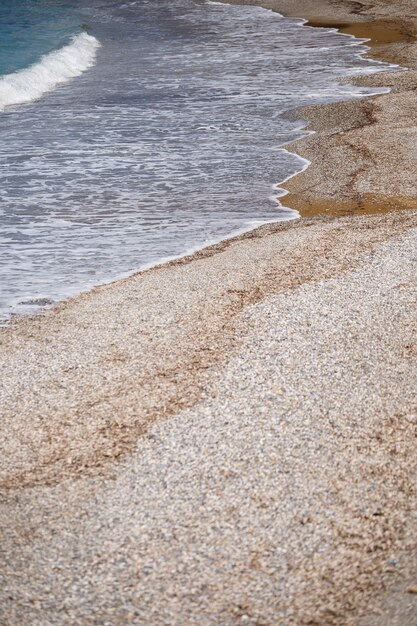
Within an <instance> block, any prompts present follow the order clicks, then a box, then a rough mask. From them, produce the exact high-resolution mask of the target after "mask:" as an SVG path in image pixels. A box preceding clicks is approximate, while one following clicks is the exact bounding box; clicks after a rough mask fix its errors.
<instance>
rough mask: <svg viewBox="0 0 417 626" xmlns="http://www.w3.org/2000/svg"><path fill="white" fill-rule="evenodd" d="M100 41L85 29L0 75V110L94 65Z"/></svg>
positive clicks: (30, 97)
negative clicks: (60, 45)
mask: <svg viewBox="0 0 417 626" xmlns="http://www.w3.org/2000/svg"><path fill="white" fill-rule="evenodd" d="M99 47H100V42H99V41H98V40H97V39H96V38H95V37H93V36H92V35H88V34H87V33H80V34H79V35H76V36H75V37H73V39H72V41H71V43H69V44H68V45H67V46H64V47H63V48H61V49H60V50H55V51H54V52H50V53H49V54H45V55H44V56H42V57H41V58H40V60H39V61H38V62H37V63H34V64H33V65H31V66H30V67H27V68H25V69H23V70H18V71H17V72H13V73H12V74H6V75H5V76H3V77H2V78H0V111H3V110H4V109H5V108H6V107H8V106H11V105H16V104H24V103H27V102H32V101H33V100H38V98H41V97H42V96H43V95H44V94H45V93H47V92H48V91H52V90H53V89H55V87H57V86H58V85H61V84H62V83H66V82H68V81H69V80H71V79H72V78H75V77H76V76H80V74H82V73H83V72H85V71H86V70H87V69H88V68H89V67H91V66H92V65H94V62H95V57H96V52H97V49H98V48H99Z"/></svg>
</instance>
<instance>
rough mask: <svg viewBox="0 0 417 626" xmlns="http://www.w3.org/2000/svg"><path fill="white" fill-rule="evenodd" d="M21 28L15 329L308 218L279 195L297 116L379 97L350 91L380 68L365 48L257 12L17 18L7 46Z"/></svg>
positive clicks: (11, 278)
mask: <svg viewBox="0 0 417 626" xmlns="http://www.w3.org/2000/svg"><path fill="white" fill-rule="evenodd" d="M16 4H18V5H19V7H20V8H19V10H18V11H15V13H14V12H13V11H14V9H15V8H16ZM7 6H9V11H8V12H7V11H6V8H7ZM22 7H24V11H23V10H22ZM31 11H34V15H33V17H31ZM6 14H7V28H8V30H7V33H8V34H7V37H4V38H3V40H2V41H3V46H0V52H1V53H2V55H3V58H2V62H1V65H0V67H1V68H2V72H3V78H2V79H0V109H2V110H1V111H0V227H1V228H0V286H1V294H0V318H2V319H7V318H8V317H9V316H10V314H13V313H16V312H25V311H30V310H33V308H34V306H36V302H37V301H38V303H39V304H43V303H45V302H46V301H49V300H51V301H52V300H57V299H62V298H64V297H67V296H69V295H71V294H74V293H77V292H79V291H81V290H83V289H86V288H88V287H90V286H92V285H94V284H98V283H100V282H103V281H109V280H111V279H113V278H115V277H118V276H120V275H123V274H126V273H129V272H132V271H134V270H136V269H138V268H140V267H143V266H145V265H150V264H152V263H155V262H157V261H159V260H161V259H164V258H167V257H172V256H176V255H179V254H182V253H184V252H186V251H187V250H189V249H195V248H197V247H201V246H203V245H205V244H206V243H208V242H211V241H214V240H218V239H221V238H224V237H226V236H228V235H230V234H232V233H234V232H237V231H239V230H244V229H247V228H249V227H250V226H252V225H254V224H255V223H261V222H264V221H271V220H280V219H283V220H284V219H290V218H293V217H294V216H296V215H297V214H296V213H295V212H294V211H291V210H288V209H285V208H284V207H282V206H280V204H279V201H278V196H279V195H280V193H279V190H277V189H274V185H275V184H276V183H277V182H279V181H283V179H285V178H287V177H288V176H291V175H292V174H294V173H295V172H296V171H297V170H299V169H300V168H301V167H303V166H304V163H303V162H301V160H300V159H299V158H298V157H296V156H295V155H291V154H288V153H287V152H286V151H285V150H284V149H283V145H284V144H285V143H286V142H288V141H292V140H294V139H295V138H296V137H297V136H300V135H301V134H302V131H301V130H300V123H299V122H295V121H289V120H288V119H286V118H285V117H284V116H283V115H284V114H285V112H286V111H288V110H290V109H292V108H294V107H295V106H301V105H304V104H313V103H321V102H327V101H335V100H339V99H346V98H348V97H358V96H360V95H363V94H365V93H370V92H369V91H367V90H365V89H363V88H359V87H353V86H349V85H346V84H343V85H342V84H340V83H338V82H337V80H338V79H339V78H341V77H343V76H346V75H349V74H352V72H372V71H376V70H379V69H383V66H382V65H379V64H377V63H376V62H371V61H369V60H365V59H362V58H361V57H360V56H359V55H358V52H359V49H358V48H357V47H356V46H354V45H352V43H353V39H352V38H350V37H347V36H343V35H340V34H338V33H336V32H334V31H329V30H327V29H314V28H309V27H302V26H301V23H302V22H301V21H300V20H290V19H286V18H282V17H281V16H279V15H277V14H276V13H272V12H271V11H267V10H264V9H260V8H255V7H240V6H227V5H219V4H214V3H210V4H207V3H204V2H200V1H194V0H136V1H124V2H109V1H107V2H105V1H103V0H93V1H87V0H85V1H82V0H79V1H78V2H71V3H66V2H59V1H56V2H54V1H52V0H48V1H44V2H42V1H35V0H25V1H24V2H22V3H21V4H20V3H15V2H5V3H4V4H3V5H2V8H1V10H0V19H1V20H2V21H1V22H0V35H1V30H2V29H4V28H5V23H6V20H5V18H4V15H6ZM55 15H56V18H57V19H56V20H55V19H52V17H54V16H55ZM87 33H88V34H87ZM7 38H8V39H7ZM0 40H1V37H0ZM7 41H8V43H7ZM7 50H8V51H9V55H8V57H7ZM15 52H16V56H14V53H15ZM42 53H44V55H46V56H42ZM6 57H7V58H6ZM30 64H33V65H30ZM28 65H29V69H28ZM15 70H18V73H17V74H12V72H13V71H15ZM25 72H26V73H25ZM22 102H26V104H22ZM18 103H20V104H18ZM283 203H285V200H283ZM34 303H35V304H34Z"/></svg>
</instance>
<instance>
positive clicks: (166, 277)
mask: <svg viewBox="0 0 417 626" xmlns="http://www.w3.org/2000/svg"><path fill="white" fill-rule="evenodd" d="M263 4H265V3H263ZM284 4H286V5H287V8H288V7H291V14H295V13H297V11H298V12H299V13H298V14H301V15H305V16H307V17H309V15H310V14H309V12H308V11H307V9H308V7H310V13H311V7H312V6H313V3H312V2H307V1H305V2H301V1H300V2H297V1H295V0H293V1H292V2H291V3H289V2H286V3H285V2H279V1H278V0H277V1H276V2H274V5H275V6H276V7H277V8H279V9H280V10H281V11H282V12H287V13H289V12H290V11H284V8H285V7H284ZM395 4H396V7H397V8H398V7H399V6H400V3H395ZM393 5H394V3H391V4H388V2H384V1H383V0H381V1H380V2H378V3H375V2H374V8H373V9H367V8H366V7H365V5H361V4H359V3H351V2H332V3H331V7H332V11H331V16H332V18H333V19H338V20H340V21H341V22H343V21H346V22H349V21H350V18H351V15H350V14H348V11H347V9H346V7H348V8H351V7H352V6H354V8H355V15H356V18H355V19H357V20H359V21H363V20H362V18H363V14H364V12H365V10H366V19H368V20H369V19H370V15H371V14H372V15H373V16H374V17H375V15H376V16H377V17H378V15H377V9H378V10H379V11H380V13H381V14H382V13H383V14H384V16H385V17H384V19H385V18H386V19H389V20H390V24H391V29H392V28H394V26H395V28H397V27H398V28H400V26H401V24H403V22H401V24H400V22H399V21H398V20H397V21H396V20H395V19H394V18H395V11H394V9H395V7H394V9H393ZM329 6H330V5H329V3H328V2H324V1H323V2H314V11H315V15H316V18H317V17H320V19H321V20H323V19H325V18H326V15H327V19H328V18H329ZM319 9H320V10H319ZM370 11H371V13H370ZM401 11H402V15H403V16H406V15H408V14H407V13H406V11H410V13H412V8H411V9H410V3H405V2H404V3H403V4H402V8H401ZM348 18H349V19H348ZM372 19H373V18H372ZM379 19H380V17H378V20H379ZM405 21H407V23H409V24H410V25H411V24H412V21H411V19H408V20H405ZM405 21H404V23H405ZM398 24H400V26H398ZM395 28H394V30H395ZM403 30H404V29H403V27H402V26H401V32H403ZM384 32H386V30H385V31H384ZM394 39H395V38H394ZM397 39H398V37H397ZM397 39H396V41H397ZM386 45H394V46H397V45H398V44H397V43H395V44H384V46H385V47H386ZM401 45H402V46H404V47H405V49H406V50H414V44H410V43H409V42H408V41H405V42H404V41H402V43H401ZM390 49H391V48H390ZM404 54H405V55H408V56H409V55H410V54H411V52H404ZM395 76H402V77H403V78H402V79H401V80H405V82H407V80H409V79H408V78H407V79H405V77H406V73H402V74H397V75H395ZM391 78H392V81H393V82H394V81H397V78H394V75H392V76H391ZM410 80H411V78H410ZM404 84H405V83H404ZM407 84H408V83H407ZM394 89H395V90H396V93H393V94H390V95H389V96H383V97H380V98H377V99H373V100H372V103H371V104H370V102H371V101H369V100H368V101H366V102H363V103H358V102H356V103H355V105H353V104H346V105H343V104H342V105H338V106H337V107H330V108H329V107H323V108H317V109H315V110H314V111H312V112H311V115H312V116H313V115H315V116H316V117H315V119H314V124H315V126H316V127H317V128H318V126H319V124H322V126H323V128H322V130H320V132H318V133H317V135H315V136H313V137H311V138H309V139H307V140H303V141H302V142H300V145H301V149H300V152H302V153H303V154H307V153H306V152H304V150H307V149H309V150H313V146H315V148H314V150H315V158H316V160H315V161H314V162H313V165H312V166H311V168H310V169H309V170H308V171H307V172H306V173H305V174H303V175H301V176H299V177H297V178H295V179H293V181H292V182H291V183H290V184H291V186H292V185H296V184H297V182H296V181H300V183H298V184H300V185H304V186H306V180H307V179H306V177H308V176H310V171H311V172H313V179H314V180H315V181H316V186H315V189H316V190H319V193H320V196H316V195H314V201H313V196H312V195H311V191H310V192H308V191H303V194H304V195H305V197H306V202H307V203H309V202H310V204H309V206H313V204H314V203H315V202H316V199H317V198H318V197H319V199H320V202H324V201H325V200H326V198H327V199H329V200H330V198H333V200H332V201H333V202H335V203H336V201H340V202H341V203H344V202H348V204H349V206H351V207H352V208H354V207H355V206H356V207H357V206H358V204H354V203H353V202H352V198H353V196H352V195H351V196H349V193H351V192H352V189H353V190H356V191H355V194H357V196H358V197H359V196H361V197H363V194H364V193H365V191H363V189H365V188H366V184H369V188H370V189H371V190H372V191H371V193H375V194H377V195H378V196H379V197H382V196H384V197H385V196H386V195H387V194H391V195H390V198H391V201H392V202H391V204H389V203H388V204H387V206H385V204H384V202H383V203H382V204H381V208H384V209H385V208H390V207H391V208H392V206H396V207H398V206H401V203H399V202H398V203H397V202H396V200H395V198H398V197H400V196H401V197H407V198H408V199H409V200H410V205H411V204H412V197H413V193H414V192H413V186H412V184H413V180H412V176H411V169H410V168H411V159H412V158H414V157H415V154H416V151H415V148H414V149H413V150H411V152H412V155H413V156H410V158H409V160H408V161H407V158H408V157H407V158H406V156H404V154H403V153H405V151H404V150H403V149H402V148H400V146H403V145H404V143H405V141H408V140H409V137H410V133H411V136H412V131H411V130H410V128H411V126H412V119H411V115H412V114H413V108H412V97H411V92H410V93H409V92H408V91H407V89H408V87H407V89H405V90H404V91H401V89H402V88H400V84H399V83H396V84H395V85H394ZM397 91H398V94H397ZM397 95H398V97H402V98H403V100H401V103H402V104H403V105H404V107H405V108H403V109H402V111H403V114H402V115H401V116H399V115H398V109H397V108H396V107H397V106H398V102H399V101H398V102H397V101H396V100H394V99H393V98H395V97H397ZM390 99H391V100H390ZM380 102H384V105H383V106H382V105H381V107H382V109H381V110H383V112H382V113H381V116H383V118H382V117H381V120H382V119H384V128H385V131H386V134H387V142H388V143H386V144H384V146H385V148H387V146H388V145H389V141H394V135H390V132H391V130H392V132H393V133H396V132H398V134H397V135H396V139H395V142H396V145H397V147H398V150H399V151H400V153H399V154H398V155H397V157H396V165H397V166H398V168H397V169H398V170H399V171H398V181H399V182H398V185H397V187H395V180H396V179H395V177H394V176H393V175H392V163H391V161H390V158H388V156H389V153H388V151H385V152H384V151H383V149H382V148H381V144H377V147H375V145H376V144H375V142H377V140H378V141H379V137H380V134H379V133H378V132H376V134H371V135H369V136H368V135H367V134H366V133H367V132H368V130H369V129H368V126H366V128H361V126H363V120H364V115H368V114H367V113H366V111H367V110H368V109H367V107H369V106H372V107H374V106H377V107H379V106H380V104H379V103H380ZM396 102H397V104H395V103H396ZM407 102H408V105H406V103H407ZM378 110H379V109H378ZM394 113H395V115H396V118H395V119H396V120H398V118H401V119H400V121H399V124H398V125H397V124H394V122H393V119H392V116H393V115H394ZM390 115H391V118H390V117H389V116H390ZM374 117H375V111H374V109H372V118H373V119H374ZM367 119H368V118H367ZM349 120H350V121H349ZM361 120H362V121H361ZM380 123H381V121H380V120H379V121H378V122H375V123H373V125H375V124H380ZM347 124H350V126H349V128H348V129H347V131H346V132H347V134H348V136H349V141H348V143H346V142H345V140H344V139H343V137H344V134H343V133H340V132H339V131H340V130H341V128H342V127H343V129H345V128H346V125H347ZM329 126H332V128H333V129H336V130H333V131H332V133H330V132H329V130H328V129H329ZM394 126H395V128H394ZM397 126H398V128H397ZM388 127H389V128H388ZM344 132H345V131H344ZM339 135H340V136H339ZM334 136H339V141H340V144H338V147H339V148H340V149H341V150H342V152H343V150H347V148H346V146H347V145H348V144H349V145H350V143H352V142H359V144H360V142H364V141H365V139H364V137H366V145H367V148H368V149H369V150H371V151H372V150H379V151H380V160H379V161H378V163H377V164H375V163H374V162H373V161H372V167H370V166H369V163H371V161H370V162H369V163H368V164H367V165H366V167H363V171H362V169H361V172H360V173H358V175H357V176H355V177H354V178H352V176H350V182H351V183H352V184H351V188H349V190H348V186H345V185H344V184H343V180H344V178H343V177H344V175H345V172H344V167H343V166H344V160H341V161H335V163H339V164H340V167H333V169H332V172H333V174H334V176H333V178H332V179H331V180H330V182H329V187H326V180H327V178H328V177H327V178H326V177H324V178H321V176H323V174H320V168H323V163H325V162H326V159H327V158H330V156H329V155H330V153H331V151H332V150H333V148H331V147H329V148H328V146H332V145H333V144H332V137H334ZM389 137H390V139H389ZM404 137H405V139H404ZM341 138H342V139H341ZM401 138H402V139H401ZM381 141H383V140H382V139H381ZM384 141H385V139H384ZM314 142H316V143H314ZM349 142H350V143H349ZM355 145H356V144H355ZM361 145H362V144H361ZM385 148H384V149H385ZM327 149H329V152H327ZM297 151H299V150H298V146H297ZM343 154H344V155H345V153H344V152H343ZM403 158H404V159H405V160H404V167H403V161H402V160H400V159H403ZM347 163H349V161H347ZM380 163H382V165H381V168H382V169H380V170H378V171H379V173H378V175H376V174H374V172H373V169H372V168H373V167H377V166H378V167H379V166H380ZM317 168H318V169H317ZM314 172H315V174H314ZM314 176H315V177H316V178H314ZM302 181H303V182H302ZM332 181H333V182H332ZM365 181H368V183H366V184H365ZM363 185H365V187H363ZM335 189H337V190H339V189H340V194H337V195H336V197H335ZM300 190H301V188H300ZM300 193H301V191H300ZM366 193H368V192H366ZM309 194H310V195H309ZM293 195H294V196H295V195H296V194H295V191H294V194H293ZM407 202H408V200H407ZM336 204H337V203H336ZM315 206H316V207H317V206H318V204H317V203H316V204H315ZM340 206H341V205H340ZM340 206H339V205H338V206H337V207H336V209H335V212H337V211H339V208H340ZM343 206H344V207H345V205H343ZM413 206H414V205H413ZM345 208H346V207H345ZM314 210H316V209H314ZM343 211H344V212H345V209H343ZM416 239H417V212H416V211H413V210H405V211H398V212H391V213H382V214H381V213H380V214H379V215H369V216H353V217H349V216H346V217H337V218H336V217H314V218H308V219H303V220H299V221H296V222H292V223H287V224H284V225H269V226H265V227H263V228H261V229H258V230H257V231H254V232H253V233H250V234H247V235H245V236H242V237H239V238H237V239H235V240H232V241H230V242H225V243H223V244H219V245H218V246H214V247H212V248H209V249H207V250H205V251H202V252H201V253H199V254H196V255H194V256H192V257H190V258H187V259H184V260H181V261H178V262H173V263H170V264H167V265H164V266H160V267H158V268H155V269H152V270H149V271H147V272H144V273H141V274H138V275H136V276H134V277H132V278H130V279H127V280H124V281H119V282H117V283H114V284H112V285H109V286H105V287H100V288H97V289H95V290H93V291H91V292H89V293H86V294H83V295H81V296H79V297H78V298H75V299H73V300H71V301H69V302H67V303H62V304H61V305H59V306H58V307H55V308H54V309H52V310H49V311H45V313H44V314H43V315H41V316H38V317H34V318H26V319H20V320H17V321H15V322H14V323H12V324H10V325H9V327H8V328H6V329H3V330H1V331H0V346H1V350H0V377H1V378H0V379H1V381H2V385H1V389H0V403H1V426H0V428H1V445H2V450H1V452H0V488H1V496H0V533H1V538H0V551H1V552H0V554H1V556H0V624H1V625H2V626H3V625H4V626H11V625H14V626H16V625H18V624H19V625H22V626H23V625H24V626H28V625H31V626H32V625H34V626H49V625H53V626H55V625H59V626H61V625H63V626H64V625H67V624H68V625H71V626H72V625H78V624H79V625H82V626H90V625H97V626H98V625H100V626H104V625H109V626H119V625H122V624H123V625H125V624H129V623H132V624H136V625H137V626H145V625H146V626H161V625H164V626H165V625H166V626H188V625H189V626H191V625H192V626H194V625H198V626H200V625H201V626H205V625H207V626H214V625H215V626H219V625H222V626H229V625H230V626H231V625H235V624H250V625H256V626H278V625H283V626H284V625H285V626H287V625H294V626H307V625H310V626H314V625H315V626H330V625H338V626H345V625H346V626H348V625H349V624H356V625H357V626H359V625H360V626H416V625H417V595H416V594H411V593H408V592H407V589H411V588H414V587H416V586H417V569H416V566H417V559H416V554H417V531H416V510H417V508H416V504H417V502H416V500H417V498H416V476H417V455H416V452H415V443H416V422H415V420H416V394H415V381H416V353H417V348H416V341H415V331H416V323H417V320H416V308H415V302H416V293H417V289H416V278H415V265H416V256H415V245H416ZM378 611H379V613H378Z"/></svg>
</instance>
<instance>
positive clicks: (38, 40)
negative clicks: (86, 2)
mask: <svg viewBox="0 0 417 626" xmlns="http://www.w3.org/2000/svg"><path fill="white" fill-rule="evenodd" d="M81 19H82V18H81V15H80V13H79V11H78V10H77V3H75V6H74V3H65V2H51V1H45V0H43V1H42V0H11V1H10V0H2V2H1V3H0V75H3V74H8V73H10V72H14V71H15V70H20V69H22V68H24V67H27V66H28V65H31V64H32V63H35V62H36V61H38V60H39V58H40V57H41V56H42V55H43V54H46V53H48V52H51V51H52V50H56V49H58V48H60V47H62V46H64V45H66V44H67V43H68V41H69V40H70V38H71V36H73V35H75V34H77V33H78V32H80V30H81V26H82V23H81V21H80V20H81Z"/></svg>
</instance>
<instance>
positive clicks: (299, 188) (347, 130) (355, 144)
mask: <svg viewBox="0 0 417 626" xmlns="http://www.w3.org/2000/svg"><path fill="white" fill-rule="evenodd" d="M227 3H229V4H250V5H256V6H262V7H265V8H268V9H271V10H275V11H278V12H279V13H281V14H282V15H285V16H287V17H302V18H304V19H306V25H307V26H308V25H311V26H314V27H336V28H337V27H338V26H340V25H343V28H342V32H344V33H346V34H352V35H355V36H357V35H360V34H363V35H365V32H366V29H368V30H369V33H368V34H369V37H370V38H372V36H374V37H379V38H380V39H379V40H375V39H374V41H373V42H372V41H371V42H370V43H367V45H369V46H370V50H369V51H368V52H367V53H366V54H367V55H368V56H370V57H371V58H373V59H375V60H382V61H385V62H388V63H394V64H397V65H399V66H402V67H405V68H407V69H405V70H402V71H399V72H393V73H391V72H388V71H387V72H381V73H380V74H374V75H371V76H362V77H361V76H359V77H354V76H353V77H351V78H348V79H347V82H349V83H352V84H356V85H363V86H366V87H373V86H376V87H380V86H387V87H389V88H390V90H391V91H390V93H388V94H385V95H384V94H381V95H377V96H375V97H370V98H362V99H358V100H353V101H347V102H340V103H335V104H329V105H327V104H325V105H318V106H312V107H303V108H301V109H300V110H298V111H297V114H298V115H302V116H303V117H304V118H305V119H307V120H308V125H307V130H312V131H313V132H314V136H311V135H310V136H308V137H306V138H304V139H300V140H298V141H296V142H293V143H292V144H289V146H288V148H289V150H291V151H295V152H296V154H298V155H300V156H301V157H303V158H306V159H307V160H309V161H310V162H311V163H312V165H311V166H310V167H309V168H308V170H307V171H306V172H305V173H303V174H301V176H297V177H296V178H294V179H292V180H291V182H290V184H288V185H286V186H285V188H286V189H287V191H288V195H287V196H286V205H287V206H288V207H289V208H292V209H295V210H297V211H299V213H300V214H301V217H312V216H314V215H323V214H324V215H335V216H337V215H354V214H356V213H360V214H366V213H379V212H381V213H383V212H384V211H387V210H388V211H391V210H394V209H398V208H402V209H410V208H411V209H412V208H415V207H416V206H417V185H416V183H415V177H414V172H415V169H416V166H417V154H416V151H415V150H414V149H413V148H412V146H411V145H407V146H406V147H405V146H404V149H402V145H403V144H404V133H406V132H408V134H409V135H410V137H411V136H412V135H413V134H414V126H413V123H412V120H413V117H414V115H415V113H416V111H417V107H416V105H415V102H414V89H415V87H416V85H417V79H416V71H417V61H416V56H417V42H416V34H417V17H416V15H415V12H414V10H413V8H412V6H411V3H410V2H408V1H407V0H403V2H402V3H401V7H399V8H398V9H396V7H395V5H393V4H391V5H390V3H389V2H388V1H387V0H380V1H379V2H378V3H374V4H370V3H369V4H368V3H365V2H361V3H356V4H355V3H351V2H348V1H347V0H337V2H333V3H332V2H330V1H329V0H320V1H319V2H318V3H314V7H313V6H312V5H311V2H308V1H307V0H298V1H296V2H290V1H289V0H227ZM407 7H409V8H410V13H409V15H407V13H406V10H407ZM399 110H405V111H406V114H405V115H403V116H400V117H398V115H397V112H398V111H399ZM394 120H395V123H394ZM339 161H343V168H338V167H337V166H336V167H335V166H334V164H335V163H336V164H337V162H339ZM398 162H400V163H401V170H400V171H397V167H396V165H397V163H398Z"/></svg>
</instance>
